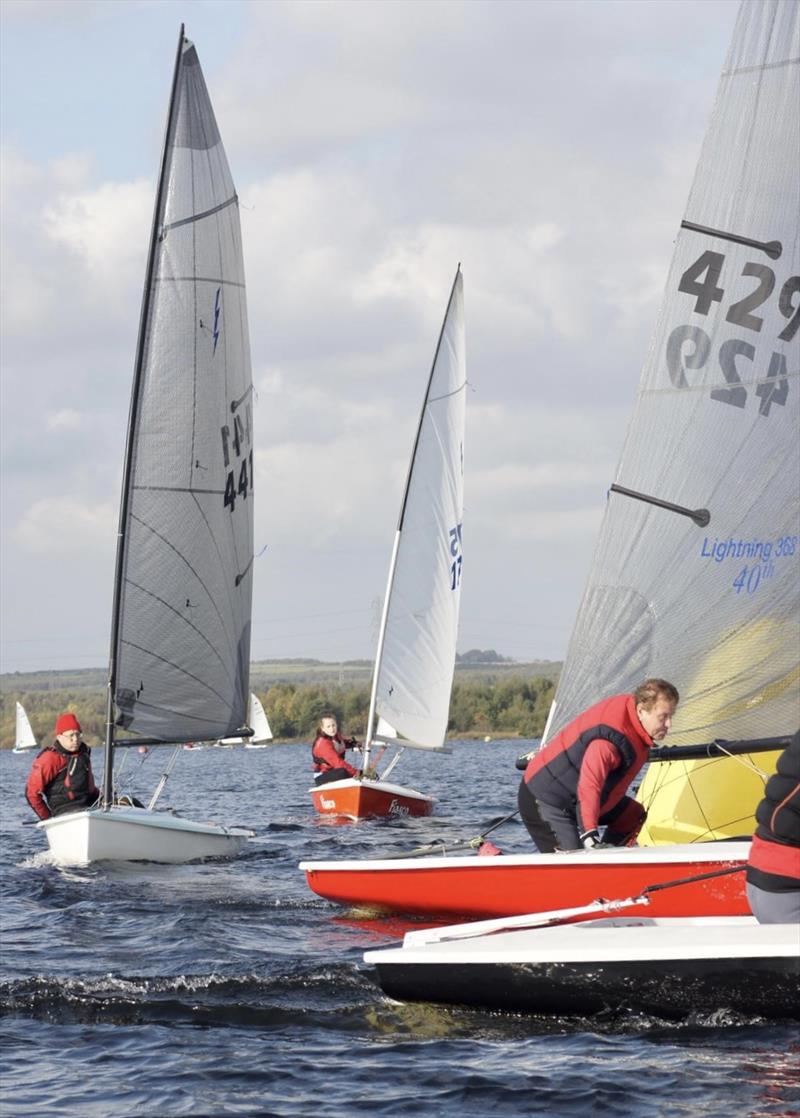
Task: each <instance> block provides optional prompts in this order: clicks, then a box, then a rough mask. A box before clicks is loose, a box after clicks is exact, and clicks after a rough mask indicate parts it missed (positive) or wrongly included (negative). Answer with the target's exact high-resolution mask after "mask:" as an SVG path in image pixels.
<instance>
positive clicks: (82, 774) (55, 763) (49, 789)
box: [25, 742, 99, 819]
mask: <svg viewBox="0 0 800 1118" xmlns="http://www.w3.org/2000/svg"><path fill="white" fill-rule="evenodd" d="M98 795H99V792H98V788H97V785H96V784H95V782H94V776H93V775H92V761H91V753H90V750H89V747H88V746H87V745H85V744H84V742H81V744H80V746H79V748H78V750H77V751H76V752H75V753H69V752H67V750H66V749H62V748H61V746H60V745H59V744H58V742H55V743H54V744H53V745H52V746H51V747H50V748H49V749H43V750H42V752H41V753H40V754H39V755H38V757H36V759H35V760H34V762H33V765H32V766H31V771H30V775H29V776H28V783H27V784H26V786H25V797H26V799H27V801H28V803H29V804H30V805H31V807H32V808H33V810H34V811H35V812H36V814H37V815H38V816H39V818H40V819H49V818H50V817H51V816H52V815H60V814H61V813H62V812H64V811H78V810H80V809H81V808H84V807H88V806H89V804H93V803H94V802H95V800H96V799H97V797H98Z"/></svg>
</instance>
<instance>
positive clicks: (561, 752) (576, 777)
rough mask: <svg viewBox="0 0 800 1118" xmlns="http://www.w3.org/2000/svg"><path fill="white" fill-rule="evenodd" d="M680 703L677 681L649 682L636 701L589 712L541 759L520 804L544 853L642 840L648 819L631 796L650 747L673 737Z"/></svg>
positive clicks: (613, 701) (615, 701) (608, 703)
mask: <svg viewBox="0 0 800 1118" xmlns="http://www.w3.org/2000/svg"><path fill="white" fill-rule="evenodd" d="M678 701H679V695H678V692H677V689H676V688H675V687H674V686H673V685H672V684H671V683H667V681H666V680H665V679H646V680H645V681H644V683H641V684H640V685H639V686H638V687H637V688H636V690H635V691H634V693H633V694H632V695H613V696H612V697H611V698H609V699H603V701H602V702H599V703H596V704H595V705H594V706H592V707H589V709H588V710H585V711H584V712H583V713H582V714H579V715H578V717H577V718H575V719H573V721H572V722H570V723H569V724H568V725H567V726H566V727H565V728H564V729H563V730H562V731H561V732H560V733H559V734H556V736H555V737H554V738H553V739H552V741H549V742H548V743H547V745H545V746H544V748H543V749H540V750H539V752H538V753H536V754H535V755H534V757H533V758H532V759H531V760H530V762H529V763H528V767H527V768H526V769H525V773H524V775H523V777H522V782H521V784H520V788H519V796H518V802H519V811H520V816H521V817H522V821H523V823H524V824H525V826H526V827H527V829H528V833H529V834H530V836H531V838H532V839H533V841H534V842H535V843H536V846H537V848H538V850H539V851H540V852H541V853H542V854H551V853H552V852H553V851H554V850H580V849H581V847H585V848H586V849H591V848H592V847H593V846H601V845H608V846H625V845H629V844H631V843H633V842H634V841H635V839H636V836H637V835H638V833H639V831H640V830H641V827H642V824H643V823H644V819H645V815H646V814H647V813H646V811H645V809H644V808H643V807H642V805H641V804H640V803H637V802H636V800H634V799H633V798H632V797H631V796H628V795H627V794H626V793H627V790H628V788H629V787H630V784H631V781H632V780H633V778H634V777H635V776H636V774H637V773H638V772H639V770H640V769H641V767H642V766H643V765H644V763H645V762H646V761H647V758H648V756H649V752H650V746H651V745H652V744H653V742H654V741H661V740H662V739H663V738H665V737H666V735H667V734H668V733H669V729H670V726H671V725H672V716H673V715H674V713H675V708H676V707H677V705H678ZM601 826H604V827H605V829H606V830H605V835H604V836H603V839H602V840H601V838H600V827H601Z"/></svg>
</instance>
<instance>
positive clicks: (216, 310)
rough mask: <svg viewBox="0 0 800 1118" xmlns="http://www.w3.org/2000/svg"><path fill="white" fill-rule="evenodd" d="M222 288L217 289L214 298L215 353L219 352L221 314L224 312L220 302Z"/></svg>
mask: <svg viewBox="0 0 800 1118" xmlns="http://www.w3.org/2000/svg"><path fill="white" fill-rule="evenodd" d="M221 291H222V288H221V287H218V288H217V294H216V295H215V296H214V331H213V333H214V353H216V352H217V342H218V341H219V312H220V311H221V310H222V307H221V306H220V302H219V296H220V292H221Z"/></svg>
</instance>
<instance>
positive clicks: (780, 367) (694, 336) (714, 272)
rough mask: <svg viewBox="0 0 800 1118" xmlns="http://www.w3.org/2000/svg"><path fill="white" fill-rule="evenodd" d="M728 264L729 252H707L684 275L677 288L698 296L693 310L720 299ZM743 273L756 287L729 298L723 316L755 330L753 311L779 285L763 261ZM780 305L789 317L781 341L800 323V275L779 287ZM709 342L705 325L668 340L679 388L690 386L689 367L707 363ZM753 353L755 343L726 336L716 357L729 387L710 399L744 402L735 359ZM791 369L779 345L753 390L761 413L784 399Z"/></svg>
mask: <svg viewBox="0 0 800 1118" xmlns="http://www.w3.org/2000/svg"><path fill="white" fill-rule="evenodd" d="M724 264H725V257H724V255H723V254H722V253H720V252H703V253H701V254H700V256H699V257H698V258H697V260H695V261H694V263H693V264H691V265H690V266H689V267H688V268H687V269H686V271H685V272H684V273H683V275H682V276H681V278H680V282H679V283H678V290H679V291H682V292H684V293H685V294H687V295H693V296H694V299H695V305H694V312H695V314H701V315H707V314H708V313H709V311H710V310H711V307H712V306H713V304H714V303H721V302H722V300H723V298H724V295H725V289H724V288H723V287H722V286H721V281H722V269H723V266H724ZM741 274H742V276H743V277H745V278H749V279H753V280H755V281H756V282H755V286H754V287H753V288H752V290H751V291H750V292H749V293H748V294H747V295H745V297H744V298H742V299H738V300H737V301H736V302H733V303H731V305H730V306H729V307H728V310H727V313H726V315H725V321H726V322H732V323H734V324H735V325H736V326H739V327H740V328H742V329H744V330H751V331H753V333H756V334H757V333H759V332H760V331H761V327H762V326H763V325H764V319H763V318H762V317H761V315H758V314H756V313H755V312H756V311H757V310H758V308H759V307H760V306H761V305H762V304H763V303H765V302H766V301H767V299H769V298H770V296H771V295H772V293H773V291H774V290H775V284H776V277H775V273H774V272H773V270H772V269H771V268H769V267H767V266H766V265H765V264H758V263H755V262H752V261H750V262H748V263H746V264H745V265H744V267H743V268H742V273H741ZM778 310H779V311H780V313H781V314H782V315H783V317H784V318H786V319H788V322H787V324H786V326H784V328H783V329H782V330H781V332H780V333H779V334H778V337H777V340H778V341H781V342H790V341H791V340H792V339H793V338H794V336H795V334H796V333H797V331H798V328H800V276H790V277H789V279H787V280H786V282H785V283H784V284H783V286H782V287H781V289H780V294H779V295H778ZM711 347H712V339H711V337H710V336H709V335H708V334H707V333H706V331H705V330H703V329H702V327H700V326H694V325H681V326H676V327H675V329H674V330H673V331H672V333H671V334H670V336H669V338H668V339H667V350H666V359H667V368H668V370H669V376H670V380H671V381H672V383H673V384H674V385H675V387H676V388H686V387H687V386H688V385H687V379H686V370H687V369H700V368H702V367H703V366H704V365H706V364H707V362H708V360H709V357H710V355H711ZM755 357H756V347H755V346H754V345H752V344H751V343H750V342H749V341H746V340H745V339H744V338H728V339H726V340H725V341H723V342H722V344H721V345H720V347H719V352H718V353H717V354H716V359H717V363H718V365H719V368H720V371H721V372H722V375H723V377H724V379H725V384H726V387H724V388H723V387H720V388H712V389H711V398H712V400H719V401H720V402H721V403H723V404H731V405H732V406H733V407H736V408H743V407H745V406H746V403H747V395H748V392H747V388H746V387H745V385H744V383H743V381H742V378H741V376H740V375H739V368H738V367H737V364H738V363H739V362H741V361H753V360H755ZM787 373H788V363H787V359H786V354H785V353H782V352H780V351H778V350H775V351H773V353H771V354H770V359H769V364H768V365H767V367H766V369H761V370H757V380H758V381H759V383H758V385H757V387H756V389H755V394H756V396H757V397H758V399H759V407H758V410H759V413H760V414H761V415H767V416H768V415H769V414H770V408H771V407H772V405H773V404H785V403H786V400H787V398H788V395H789V381H788V379H787Z"/></svg>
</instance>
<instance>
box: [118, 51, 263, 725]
mask: <svg viewBox="0 0 800 1118" xmlns="http://www.w3.org/2000/svg"><path fill="white" fill-rule="evenodd" d="M165 144H166V146H165V155H164V167H163V175H162V190H161V191H160V192H159V199H160V202H158V203H157V207H158V211H157V213H156V221H155V230H156V233H155V246H154V256H153V263H152V269H151V272H150V274H149V275H148V276H147V278H146V291H145V300H144V310H143V319H142V325H141V329H142V331H143V336H142V343H141V344H142V365H141V377H140V382H139V386H138V393H137V392H136V388H134V399H133V402H132V406H131V416H132V420H131V430H130V432H129V441H130V453H131V455H132V469H131V472H130V478H129V482H128V506H127V517H126V519H125V522H124V524H123V525H122V531H123V533H124V562H123V570H122V576H123V577H122V588H121V600H120V612H119V632H118V639H117V647H116V651H115V655H116V679H117V687H116V692H115V702H116V706H117V712H118V718H117V722H118V725H120V726H123V727H124V728H126V729H130V730H134V731H136V732H138V733H140V734H143V735H145V736H146V737H148V738H154V739H157V740H163V741H199V740H209V739H215V738H220V737H224V736H225V735H226V734H230V733H232V732H233V731H235V730H237V729H239V728H240V727H241V726H242V725H243V723H244V720H245V715H246V711H247V696H248V691H249V660H250V611H251V591H252V570H251V564H252V558H253V438H252V381H251V370H250V351H249V341H248V328H247V309H246V303H245V282H244V267H243V261H242V244H241V231H240V226H239V212H238V199H237V196H236V191H235V188H234V184H233V180H232V178H231V174H230V170H229V168H228V162H227V159H226V157H225V152H224V150H223V147H222V142H221V140H220V135H219V131H218V129H217V124H216V120H215V118H214V112H213V110H212V107H211V102H210V101H209V97H208V92H207V90H206V85H205V81H204V79H203V74H202V71H201V69H200V65H199V62H198V59H197V54H196V52H195V48H194V46H193V45H192V44H191V43H190V42H189V41H188V40H186V39H184V40H183V45H182V49H181V51H180V56H179V60H178V63H177V67H176V78H175V87H174V93H173V100H172V108H171V113H170V119H169V124H168V128H167V137H166V141H165ZM148 292H149V302H148Z"/></svg>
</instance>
